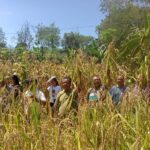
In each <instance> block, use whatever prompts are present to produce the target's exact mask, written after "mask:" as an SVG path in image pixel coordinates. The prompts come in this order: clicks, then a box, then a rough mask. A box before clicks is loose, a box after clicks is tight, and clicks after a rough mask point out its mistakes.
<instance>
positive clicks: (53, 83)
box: [47, 76, 61, 108]
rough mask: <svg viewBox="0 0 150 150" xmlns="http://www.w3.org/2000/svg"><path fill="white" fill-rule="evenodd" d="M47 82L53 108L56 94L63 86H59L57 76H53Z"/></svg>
mask: <svg viewBox="0 0 150 150" xmlns="http://www.w3.org/2000/svg"><path fill="white" fill-rule="evenodd" d="M47 82H48V84H49V86H48V88H47V90H48V91H49V95H50V106H51V108H53V106H54V103H55V100H56V96H57V94H58V93H59V92H60V90H61V87H60V86H59V83H58V81H57V78H56V77H55V76H52V77H51V78H50V79H49V80H48V81H47Z"/></svg>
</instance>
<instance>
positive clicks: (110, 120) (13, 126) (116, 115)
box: [0, 53, 150, 150]
mask: <svg viewBox="0 0 150 150" xmlns="http://www.w3.org/2000/svg"><path fill="white" fill-rule="evenodd" d="M83 61H84V60H83V59H82V53H81V54H80V55H78V56H77V57H76V58H72V60H70V59H68V60H66V62H64V63H63V64H55V63H51V62H49V61H42V62H37V61H34V60H33V62H32V63H29V62H28V61H25V62H24V63H25V64H26V66H25V67H26V68H25V70H26V71H25V72H24V70H23V69H21V68H22V63H17V64H14V63H11V62H9V61H5V62H3V63H1V64H0V72H1V75H2V76H4V77H5V76H6V75H11V74H12V73H13V72H14V71H15V72H17V73H18V74H19V76H20V77H34V78H37V79H38V80H39V86H40V89H42V91H43V92H46V81H47V79H48V78H49V77H50V76H52V75H56V76H57V77H58V79H59V81H60V79H61V78H62V77H63V76H64V75H70V76H71V77H72V79H73V81H74V82H75V84H76V85H78V86H80V88H81V92H80V93H79V98H80V101H82V100H83V103H82V105H80V107H79V112H78V115H77V117H75V118H74V117H68V118H65V119H63V120H59V119H52V118H51V115H50V111H48V109H50V108H49V106H48V105H47V106H45V107H44V106H41V105H40V104H39V103H36V102H34V103H32V105H31V107H30V113H29V118H27V117H26V115H25V114H24V111H23V104H22V103H21V101H22V99H23V98H22V97H21V99H20V102H18V103H15V102H14V103H13V104H11V105H10V106H9V109H6V110H5V111H2V105H1V106H0V149H6V150H9V149H10V150H12V149H15V150H16V149H18V150H20V149H23V150H27V149H31V150H34V149H43V150H47V149H52V150H59V149H60V150H63V149H64V150H72V149H73V150H76V149H77V150H109V149H110V150H119V149H121V150H122V149H123V150H128V149H129V150H130V149H133V150H135V149H137V150H138V149H143V150H148V149H150V104H149V103H148V102H146V101H144V100H142V98H140V97H139V99H135V98H133V96H132V94H131V95H130V96H129V101H128V102H125V103H122V104H121V105H120V106H117V107H115V106H112V104H111V101H110V98H109V96H108V97H107V99H106V101H105V102H104V103H99V104H98V105H97V106H96V107H94V108H93V107H90V106H87V105H86V104H85V103H84V96H85V93H86V91H87V89H88V88H89V87H90V85H91V80H90V79H91V76H92V75H93V74H98V75H100V76H101V78H102V81H103V82H104V81H105V79H106V68H105V67H104V66H103V65H99V64H97V65H95V62H94V59H91V60H90V61H89V62H84V63H83ZM24 73H25V75H24ZM115 74H116V72H115ZM114 76H115V75H114ZM22 79H24V78H22ZM47 100H48V99H47ZM47 107H48V108H47Z"/></svg>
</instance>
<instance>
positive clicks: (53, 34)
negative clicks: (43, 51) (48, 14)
mask: <svg viewBox="0 0 150 150" xmlns="http://www.w3.org/2000/svg"><path fill="white" fill-rule="evenodd" d="M35 36H36V45H38V46H40V47H43V48H51V49H54V48H56V47H58V46H59V44H60V30H59V28H58V27H56V26H55V24H54V23H52V24H50V25H49V26H44V25H38V26H37V32H36V35H35Z"/></svg>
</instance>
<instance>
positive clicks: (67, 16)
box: [0, 0, 104, 45]
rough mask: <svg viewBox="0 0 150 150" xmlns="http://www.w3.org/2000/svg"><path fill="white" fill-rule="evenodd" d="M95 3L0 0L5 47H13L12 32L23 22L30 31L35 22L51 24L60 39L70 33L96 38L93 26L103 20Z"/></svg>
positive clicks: (83, 0) (95, 0)
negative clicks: (59, 32) (56, 30)
mask: <svg viewBox="0 0 150 150" xmlns="http://www.w3.org/2000/svg"><path fill="white" fill-rule="evenodd" d="M99 3H100V2H99V0H0V27H2V29H3V31H4V32H5V35H6V37H7V43H8V45H15V42H16V40H15V39H16V38H15V37H16V33H17V31H18V30H19V29H20V28H21V26H22V25H23V24H24V23H26V22H29V24H30V25H31V26H32V28H31V29H32V30H33V31H34V27H35V26H36V25H38V24H39V23H42V24H44V25H49V24H51V23H53V22H54V23H55V25H56V26H57V27H59V29H60V31H61V36H63V34H64V33H65V32H71V31H73V32H80V33H81V34H84V35H91V36H95V37H96V36H97V35H96V32H95V27H96V25H98V24H99V23H100V22H101V20H102V19H103V18H104V15H103V14H102V13H101V12H100V11H99ZM33 31H32V32H33Z"/></svg>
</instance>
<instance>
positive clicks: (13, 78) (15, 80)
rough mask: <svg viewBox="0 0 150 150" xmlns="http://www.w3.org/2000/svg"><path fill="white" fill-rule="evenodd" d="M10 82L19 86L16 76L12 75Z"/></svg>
mask: <svg viewBox="0 0 150 150" xmlns="http://www.w3.org/2000/svg"><path fill="white" fill-rule="evenodd" d="M12 80H13V81H14V83H15V85H19V77H18V76H17V75H13V76H12Z"/></svg>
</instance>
